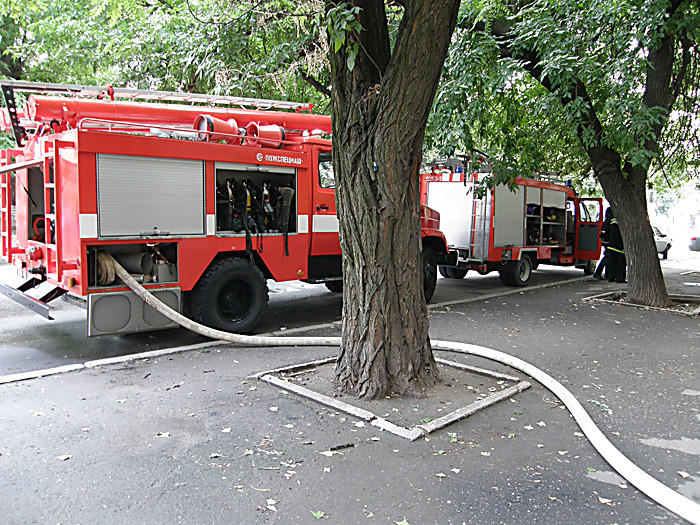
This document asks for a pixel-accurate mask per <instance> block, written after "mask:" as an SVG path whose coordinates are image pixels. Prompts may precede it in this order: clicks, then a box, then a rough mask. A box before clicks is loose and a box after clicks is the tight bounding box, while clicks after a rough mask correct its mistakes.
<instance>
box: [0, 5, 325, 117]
mask: <svg viewBox="0 0 700 525" xmlns="http://www.w3.org/2000/svg"><path fill="white" fill-rule="evenodd" d="M0 2H3V3H4V4H5V6H4V7H8V6H9V5H15V2H12V1H11V0H0ZM23 6H24V7H23V8H22V9H21V10H18V9H15V10H11V11H7V12H9V13H10V15H9V16H11V17H12V19H13V21H14V25H15V26H16V27H17V28H18V30H19V36H16V37H14V38H13V42H12V45H11V46H10V49H9V52H10V53H11V54H12V55H13V56H15V57H19V58H21V59H22V61H23V64H24V70H23V72H22V78H23V79H26V80H35V81H50V82H61V83H78V84H97V85H103V84H113V85H119V86H128V87H134V88H141V89H161V90H173V91H186V92H188V91H189V92H209V93H218V94H227V95H238V96H246V97H258V98H277V99H287V100H300V101H308V102H312V103H314V104H317V105H318V104H324V103H325V100H326V98H325V96H324V95H321V94H320V93H319V92H318V91H317V90H316V89H314V88H312V87H310V85H309V84H308V83H307V82H305V81H304V77H309V76H310V77H313V78H314V79H316V80H317V81H318V82H319V84H320V85H323V86H326V85H328V66H327V65H326V63H325V60H324V57H325V52H326V47H327V43H326V41H325V33H324V34H321V33H320V32H319V31H317V30H316V27H317V18H318V17H317V15H318V13H319V12H320V11H322V8H323V3H322V0H299V1H296V2H293V1H289V0H241V1H236V2H233V1H227V0H160V1H155V0H145V1H144V0H27V1H26V2H24V4H23ZM0 34H1V33H0Z"/></svg>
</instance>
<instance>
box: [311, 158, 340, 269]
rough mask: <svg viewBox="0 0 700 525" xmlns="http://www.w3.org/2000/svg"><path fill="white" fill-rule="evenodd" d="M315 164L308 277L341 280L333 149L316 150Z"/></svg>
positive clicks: (312, 185)
mask: <svg viewBox="0 0 700 525" xmlns="http://www.w3.org/2000/svg"><path fill="white" fill-rule="evenodd" d="M313 162H314V169H313V178H314V180H313V181H312V184H311V188H312V190H311V191H312V194H313V197H312V208H311V213H312V215H311V224H310V225H309V226H310V228H309V232H310V233H311V251H310V254H309V255H310V257H309V277H312V278H313V277H316V278H325V277H338V276H340V275H341V270H340V268H341V266H340V242H339V240H338V231H339V229H338V213H337V211H336V207H335V177H334V174H333V162H332V158H331V150H330V149H327V148H315V149H314V160H313Z"/></svg>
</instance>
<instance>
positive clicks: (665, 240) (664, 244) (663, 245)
mask: <svg viewBox="0 0 700 525" xmlns="http://www.w3.org/2000/svg"><path fill="white" fill-rule="evenodd" d="M651 229H652V230H654V242H656V251H657V252H658V253H660V254H661V255H663V258H664V259H668V251H669V250H670V249H671V242H673V239H671V238H670V237H669V236H668V235H665V234H663V233H661V232H660V231H659V229H658V228H657V227H656V226H652V227H651Z"/></svg>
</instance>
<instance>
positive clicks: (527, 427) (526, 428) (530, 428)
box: [524, 425, 533, 430]
mask: <svg viewBox="0 0 700 525" xmlns="http://www.w3.org/2000/svg"><path fill="white" fill-rule="evenodd" d="M524 428H525V430H532V429H533V426H532V425H525V427H524Z"/></svg>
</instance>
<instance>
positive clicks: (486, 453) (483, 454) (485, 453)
mask: <svg viewBox="0 0 700 525" xmlns="http://www.w3.org/2000/svg"><path fill="white" fill-rule="evenodd" d="M481 455H482V456H487V457H488V456H490V455H491V452H482V453H481Z"/></svg>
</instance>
